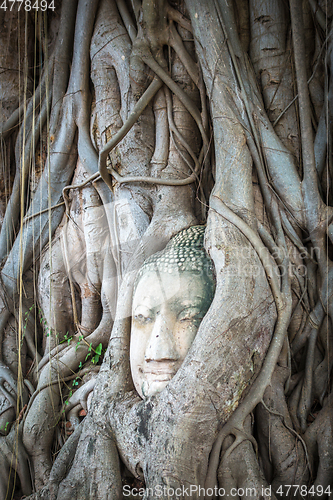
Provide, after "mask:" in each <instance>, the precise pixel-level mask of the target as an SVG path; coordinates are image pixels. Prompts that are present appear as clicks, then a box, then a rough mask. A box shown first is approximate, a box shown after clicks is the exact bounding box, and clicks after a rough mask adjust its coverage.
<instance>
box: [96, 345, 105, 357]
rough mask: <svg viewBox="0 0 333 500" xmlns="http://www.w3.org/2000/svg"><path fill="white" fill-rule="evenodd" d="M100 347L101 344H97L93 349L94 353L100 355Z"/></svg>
mask: <svg viewBox="0 0 333 500" xmlns="http://www.w3.org/2000/svg"><path fill="white" fill-rule="evenodd" d="M102 349H103V346H102V344H98V346H97V347H96V349H95V353H96V354H99V355H101V354H102Z"/></svg>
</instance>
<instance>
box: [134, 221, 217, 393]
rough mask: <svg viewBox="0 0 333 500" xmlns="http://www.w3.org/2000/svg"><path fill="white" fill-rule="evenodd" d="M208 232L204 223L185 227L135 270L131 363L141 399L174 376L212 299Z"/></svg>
mask: <svg viewBox="0 0 333 500" xmlns="http://www.w3.org/2000/svg"><path fill="white" fill-rule="evenodd" d="M204 232H205V226H193V227H190V228H188V229H185V230H183V231H181V232H180V233H178V234H177V235H176V236H174V237H173V238H172V239H171V240H170V242H169V243H168V244H167V246H166V247H165V249H164V250H162V251H161V252H157V253H156V254H154V255H152V256H151V257H149V258H148V259H147V260H146V261H145V262H144V263H143V265H142V267H141V268H140V270H139V272H138V274H137V277H136V280H135V285H134V295H133V302H132V327H131V342H130V363H131V372H132V378H133V382H134V385H135V388H136V390H137V391H138V393H139V395H140V396H141V397H142V398H144V397H148V396H152V395H154V394H157V393H159V392H161V391H162V390H163V389H164V387H165V386H166V385H167V384H168V382H169V381H170V380H171V379H172V377H173V376H174V375H175V374H176V372H177V371H178V369H179V367H180V366H181V364H182V362H183V361H184V359H185V356H186V354H187V352H188V350H189V348H190V346H191V344H192V342H193V339H194V337H195V335H196V333H197V331H198V328H199V325H200V323H201V321H202V319H203V317H204V316H205V314H206V312H207V311H208V308H209V306H210V304H211V302H212V300H213V296H214V292H215V279H214V272H213V263H212V261H211V259H210V258H209V256H208V255H207V253H206V251H205V249H204V246H203V243H204Z"/></svg>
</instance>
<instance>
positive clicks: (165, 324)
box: [145, 314, 180, 362]
mask: <svg viewBox="0 0 333 500" xmlns="http://www.w3.org/2000/svg"><path fill="white" fill-rule="evenodd" d="M173 326H174V324H173V321H172V320H171V319H170V318H167V317H166V316H164V315H163V314H158V315H157V317H156V320H155V324H154V327H153V329H152V332H151V335H150V337H149V341H148V347H147V349H146V352H145V361H147V362H149V361H167V360H168V361H177V360H178V359H179V357H180V356H179V354H178V352H177V349H176V346H175V340H174V336H173Z"/></svg>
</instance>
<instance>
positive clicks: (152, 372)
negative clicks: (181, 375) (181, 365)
mask: <svg viewBox="0 0 333 500" xmlns="http://www.w3.org/2000/svg"><path fill="white" fill-rule="evenodd" d="M144 374H145V375H166V376H170V377H173V375H174V374H175V371H174V370H158V369H155V370H144Z"/></svg>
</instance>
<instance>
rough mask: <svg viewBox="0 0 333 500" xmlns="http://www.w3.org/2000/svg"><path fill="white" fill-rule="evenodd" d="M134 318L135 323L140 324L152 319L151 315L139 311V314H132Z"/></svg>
mask: <svg viewBox="0 0 333 500" xmlns="http://www.w3.org/2000/svg"><path fill="white" fill-rule="evenodd" d="M134 319H135V321H136V322H137V323H139V324H141V325H145V324H147V323H150V322H151V321H152V319H153V318H152V317H151V316H148V315H144V314H142V313H139V314H135V316H134Z"/></svg>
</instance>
